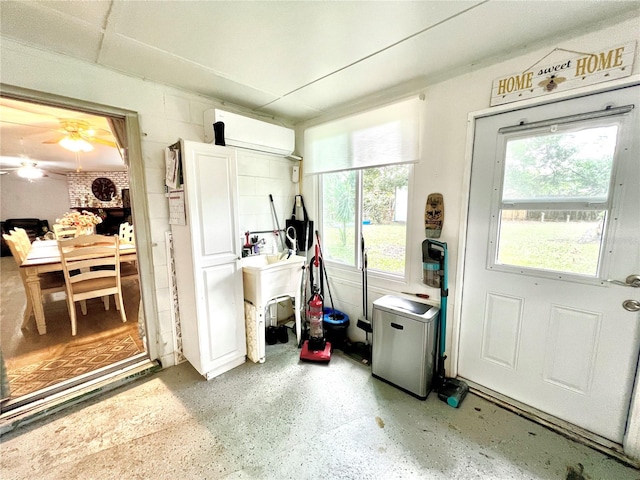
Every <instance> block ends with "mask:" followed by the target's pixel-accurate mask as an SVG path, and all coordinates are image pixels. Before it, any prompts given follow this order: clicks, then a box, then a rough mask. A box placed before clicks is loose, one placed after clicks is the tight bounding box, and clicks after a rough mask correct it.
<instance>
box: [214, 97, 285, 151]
mask: <svg viewBox="0 0 640 480" xmlns="http://www.w3.org/2000/svg"><path fill="white" fill-rule="evenodd" d="M215 122H224V137H225V143H226V144H227V145H229V146H232V147H241V148H248V149H251V150H257V151H259V152H265V153H271V154H274V155H282V156H283V157H286V156H287V155H290V154H291V153H292V152H293V149H294V148H295V133H294V131H293V129H291V128H286V127H281V126H280V125H274V124H272V123H267V122H263V121H261V120H255V119H253V118H249V117H244V116H242V115H238V114H236V113H231V112H225V111H224V110H220V109H217V108H214V109H210V110H205V112H204V140H205V142H207V143H214V141H215V135H214V133H213V124H214V123H215Z"/></svg>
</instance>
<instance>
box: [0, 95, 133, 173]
mask: <svg viewBox="0 0 640 480" xmlns="http://www.w3.org/2000/svg"><path fill="white" fill-rule="evenodd" d="M78 122H86V125H87V126H88V128H89V129H90V130H88V131H90V134H91V135H90V136H89V135H88V134H87V137H86V138H87V139H89V143H91V145H92V146H93V150H92V151H90V152H78V154H77V155H76V153H74V152H71V151H69V150H66V149H64V148H62V147H61V146H60V145H59V144H58V143H57V142H58V141H59V140H60V139H61V138H63V137H65V136H68V135H69V132H68V131H67V130H65V129H64V128H63V127H65V126H66V127H67V128H70V129H74V128H76V126H77V125H80V123H78ZM107 144H109V145H107ZM25 162H27V163H31V162H33V163H36V164H37V167H38V168H39V169H43V170H45V171H46V172H47V173H49V174H53V173H66V172H69V171H114V170H116V171H117V170H124V169H125V167H124V162H123V160H122V157H121V156H120V153H119V151H118V150H117V149H116V147H115V138H114V137H113V135H112V134H111V129H110V128H109V123H108V122H107V119H106V118H104V117H99V116H95V115H90V114H87V113H84V112H78V111H72V110H68V109H61V108H55V107H50V106H46V105H37V104H34V103H28V102H21V101H17V100H13V99H9V98H4V97H0V172H4V173H11V172H13V171H15V170H14V169H17V168H18V167H20V165H21V164H22V163H25Z"/></svg>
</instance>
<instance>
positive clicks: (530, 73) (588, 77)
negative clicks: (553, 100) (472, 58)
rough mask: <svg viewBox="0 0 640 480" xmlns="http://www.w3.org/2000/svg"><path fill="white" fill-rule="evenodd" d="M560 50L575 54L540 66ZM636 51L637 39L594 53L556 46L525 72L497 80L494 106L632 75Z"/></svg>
mask: <svg viewBox="0 0 640 480" xmlns="http://www.w3.org/2000/svg"><path fill="white" fill-rule="evenodd" d="M558 51H562V52H568V53H571V54H572V56H570V57H565V58H562V59H560V60H558V61H555V62H554V63H552V64H546V65H541V66H540V63H541V62H542V61H543V60H544V59H546V58H547V57H549V56H550V55H551V54H553V53H555V52H558ZM635 51H636V44H635V42H631V43H627V44H625V45H620V46H617V47H611V48H606V49H604V50H601V51H599V52H593V53H584V52H576V51H573V50H566V49H564V48H554V49H553V50H552V51H551V52H549V53H548V54H547V55H545V56H544V57H542V58H541V59H540V60H538V61H537V62H536V63H534V64H533V65H532V66H531V67H529V68H527V69H526V70H524V71H523V72H520V73H514V74H511V75H507V76H506V77H502V78H498V79H496V80H494V81H493V88H492V90H491V106H492V107H493V106H495V105H502V104H505V103H510V102H516V101H519V100H524V99H527V98H534V97H539V96H541V95H547V94H549V93H552V92H559V91H565V90H571V89H574V88H578V87H584V86H587V85H593V84H596V83H600V82H606V81H609V80H614V79H617V78H624V77H628V76H630V75H631V73H632V71H633V61H634V59H635Z"/></svg>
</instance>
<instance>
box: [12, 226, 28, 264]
mask: <svg viewBox="0 0 640 480" xmlns="http://www.w3.org/2000/svg"><path fill="white" fill-rule="evenodd" d="M13 231H14V232H15V235H16V238H17V240H18V242H19V244H20V249H21V250H22V251H23V252H24V256H25V257H26V256H27V255H29V251H30V250H31V239H30V238H29V234H28V233H27V231H26V230H25V229H24V228H20V227H15V228H14V229H13Z"/></svg>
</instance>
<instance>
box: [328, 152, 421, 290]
mask: <svg viewBox="0 0 640 480" xmlns="http://www.w3.org/2000/svg"><path fill="white" fill-rule="evenodd" d="M395 165H399V164H388V165H375V166H371V167H366V168H357V169H352V171H353V172H355V176H356V181H355V189H356V194H355V202H356V205H355V215H354V221H355V222H356V227H355V232H354V255H355V258H354V263H353V265H350V264H349V265H348V264H345V263H342V262H336V261H334V260H331V259H328V258H323V261H324V263H325V265H330V266H331V267H332V268H336V269H338V270H343V271H346V272H357V271H362V269H363V265H362V251H361V245H360V238H361V236H362V221H363V218H364V217H363V195H364V192H363V186H364V179H363V177H364V171H365V170H370V169H380V168H385V167H391V166H395ZM402 165H406V166H407V167H408V175H407V222H406V229H405V239H404V242H405V243H404V248H405V255H404V269H403V272H402V274H398V273H391V272H385V271H383V270H376V269H371V268H368V269H367V272H368V275H369V276H371V277H374V278H380V279H383V280H385V281H388V282H398V283H400V284H406V283H407V282H408V275H409V269H410V265H411V257H412V255H411V251H412V249H411V248H409V239H410V231H409V220H408V219H410V218H412V216H411V211H412V205H413V201H412V191H413V182H414V171H415V169H414V164H413V163H404V164H402ZM332 173H337V172H335V171H333V172H324V173H321V174H318V175H317V178H318V219H319V226H318V227H319V228H318V230H319V231H320V233H321V235H322V238H324V198H323V197H324V185H323V182H324V178H325V175H330V174H332ZM365 242H366V238H365ZM366 249H367V245H366V244H365V250H366Z"/></svg>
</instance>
